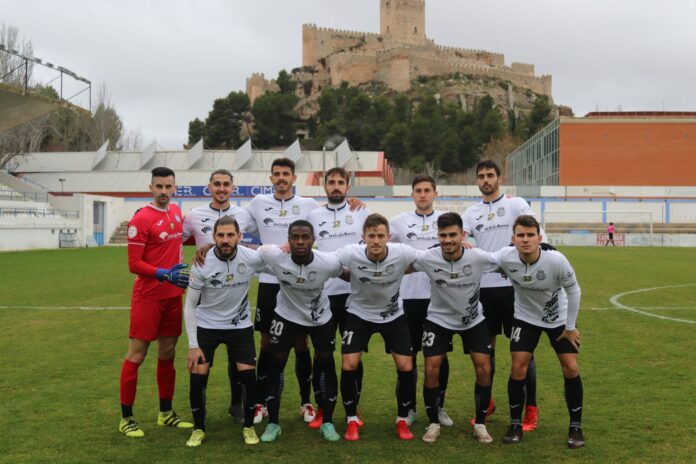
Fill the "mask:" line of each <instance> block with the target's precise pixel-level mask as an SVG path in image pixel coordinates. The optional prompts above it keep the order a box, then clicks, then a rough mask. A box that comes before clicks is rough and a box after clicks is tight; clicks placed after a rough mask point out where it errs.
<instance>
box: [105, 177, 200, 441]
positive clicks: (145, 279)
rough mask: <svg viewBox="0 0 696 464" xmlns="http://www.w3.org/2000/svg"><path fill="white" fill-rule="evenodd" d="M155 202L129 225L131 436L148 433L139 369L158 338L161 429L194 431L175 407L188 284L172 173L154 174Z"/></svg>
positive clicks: (124, 372)
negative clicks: (136, 407) (139, 401)
mask: <svg viewBox="0 0 696 464" xmlns="http://www.w3.org/2000/svg"><path fill="white" fill-rule="evenodd" d="M149 190H150V193H151V194H152V197H153V201H152V203H148V204H147V205H146V206H145V207H144V208H141V209H139V210H138V211H136V213H135V214H134V215H133V218H132V219H131V220H130V222H129V223H128V267H129V269H130V272H132V273H133V274H136V275H137V277H136V279H135V284H134V285H133V296H132V299H131V310H130V330H129V333H128V353H127V354H126V359H125V360H124V361H123V365H122V367H121V381H120V396H121V416H122V418H121V421H120V422H119V426H118V430H119V431H120V432H121V433H122V434H123V435H125V436H127V437H132V438H140V437H143V436H145V433H144V432H143V430H142V429H141V428H140V426H139V425H138V423H137V422H136V421H135V419H134V418H133V404H134V402H135V391H136V387H137V385H138V368H139V367H140V365H141V364H142V363H143V361H145V356H146V355H147V351H148V348H149V347H150V343H151V342H153V341H155V340H157V388H158V390H159V402H160V413H159V416H158V417H157V423H158V424H159V425H163V426H165V425H166V426H172V427H177V428H191V427H193V424H191V423H190V422H184V421H182V420H181V419H180V418H179V416H178V415H177V414H176V412H174V410H173V408H172V399H173V397H174V384H175V379H176V370H175V368H174V355H175V354H176V342H177V339H178V337H179V335H181V295H182V293H183V290H182V289H184V288H186V286H187V285H188V277H189V275H188V270H186V269H185V268H186V267H187V266H186V264H180V263H181V262H182V261H183V258H184V256H183V247H182V241H181V236H182V224H181V222H182V219H181V211H179V207H178V206H176V205H175V204H172V203H171V198H172V196H173V195H174V192H176V181H175V175H174V171H172V170H171V169H169V168H166V167H157V168H155V169H153V170H152V180H151V182H150V186H149Z"/></svg>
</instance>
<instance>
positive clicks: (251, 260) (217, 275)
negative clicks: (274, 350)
mask: <svg viewBox="0 0 696 464" xmlns="http://www.w3.org/2000/svg"><path fill="white" fill-rule="evenodd" d="M212 232H213V233H212V235H213V238H214V241H215V247H214V248H212V249H210V250H209V251H208V253H207V258H208V259H206V260H205V264H203V265H202V266H199V265H197V264H196V265H194V266H193V269H192V270H191V280H190V282H189V290H188V294H187V295H186V305H185V307H184V320H185V322H186V332H187V334H188V339H189V353H188V368H189V371H190V380H191V383H190V394H189V397H190V400H191V409H192V411H193V422H194V430H193V432H192V433H191V437H190V438H189V440H188V441H187V442H186V445H187V446H200V445H201V444H202V443H203V441H204V440H205V438H206V433H205V430H206V428H205V416H206V388H207V386H208V376H209V373H210V369H211V368H212V367H213V358H214V355H215V350H216V349H217V347H218V346H219V345H220V344H223V345H225V347H226V348H227V354H228V356H229V362H230V363H232V364H234V365H235V367H236V369H235V379H236V381H237V382H239V384H240V385H241V387H242V392H240V397H243V398H244V407H243V413H244V418H243V419H244V421H243V424H244V428H243V430H242V434H243V437H244V442H245V443H246V444H247V445H255V444H257V443H258V442H259V438H258V436H257V435H256V431H255V430H254V411H255V409H256V398H255V396H256V376H255V373H254V369H255V364H256V350H255V347H254V329H253V327H252V323H251V308H250V305H249V296H248V292H249V283H250V282H251V280H252V279H253V278H254V276H255V274H256V273H257V272H260V271H262V270H264V269H265V268H266V264H265V263H264V262H263V260H262V259H261V256H260V255H259V253H258V252H257V251H255V250H252V249H250V248H246V247H240V246H237V245H238V243H239V241H240V240H241V238H242V234H241V233H240V229H239V224H238V223H237V221H236V220H235V219H234V218H232V217H231V216H224V215H223V216H221V217H220V218H219V219H217V220H216V221H215V223H214V225H213V231H212Z"/></svg>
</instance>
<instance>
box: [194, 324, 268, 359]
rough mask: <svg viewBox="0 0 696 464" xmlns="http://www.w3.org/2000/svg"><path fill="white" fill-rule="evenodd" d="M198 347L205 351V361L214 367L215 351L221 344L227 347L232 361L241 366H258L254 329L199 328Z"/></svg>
mask: <svg viewBox="0 0 696 464" xmlns="http://www.w3.org/2000/svg"><path fill="white" fill-rule="evenodd" d="M196 333H197V334H198V347H199V348H200V349H201V351H203V356H205V360H206V361H207V362H208V364H210V367H213V358H214V357H215V350H216V349H217V347H218V346H220V344H224V345H225V346H226V347H227V354H228V355H229V357H230V359H233V360H234V361H235V362H238V363H240V364H248V365H250V366H255V365H256V349H255V348H254V329H252V328H251V327H247V328H246V329H206V328H203V327H197V328H196Z"/></svg>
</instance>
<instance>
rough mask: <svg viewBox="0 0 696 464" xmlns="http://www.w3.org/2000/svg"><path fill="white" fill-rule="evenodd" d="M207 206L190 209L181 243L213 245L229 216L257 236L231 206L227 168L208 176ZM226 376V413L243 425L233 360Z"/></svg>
mask: <svg viewBox="0 0 696 464" xmlns="http://www.w3.org/2000/svg"><path fill="white" fill-rule="evenodd" d="M208 191H209V192H210V200H211V201H210V203H209V204H207V205H204V206H198V207H196V208H193V209H192V210H191V211H189V213H188V214H187V215H186V217H184V237H183V240H184V243H186V241H187V240H188V239H189V238H191V237H193V239H194V242H195V244H196V249H197V250H199V249H201V248H202V247H204V246H205V245H212V244H214V243H215V241H214V239H213V234H212V230H213V225H214V224H215V222H216V221H217V220H218V219H220V218H222V217H231V218H233V219H235V220H236V221H237V224H238V225H239V228H240V231H241V232H242V233H244V234H249V235H254V234H256V223H255V222H254V219H253V218H252V217H251V215H250V214H249V213H248V212H247V211H246V210H245V209H244V208H241V207H239V206H237V205H233V204H231V203H230V196H231V195H232V192H234V177H233V176H232V173H231V172H230V171H228V170H227V169H217V170H216V171H213V173H212V174H211V175H210V181H209V182H208ZM227 359H228V363H227V375H228V377H229V379H230V392H231V400H230V407H229V413H230V415H231V416H232V417H234V419H235V420H236V421H237V422H238V423H240V424H241V423H244V408H243V406H242V385H241V383H239V381H238V379H237V377H238V376H237V375H236V367H235V362H234V359H233V358H232V357H231V356H228V358H227Z"/></svg>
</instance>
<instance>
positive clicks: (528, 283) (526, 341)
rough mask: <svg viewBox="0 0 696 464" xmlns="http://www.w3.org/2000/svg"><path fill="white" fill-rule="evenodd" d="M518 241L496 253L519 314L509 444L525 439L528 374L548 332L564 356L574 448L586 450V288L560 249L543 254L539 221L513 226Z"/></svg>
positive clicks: (514, 331)
mask: <svg viewBox="0 0 696 464" xmlns="http://www.w3.org/2000/svg"><path fill="white" fill-rule="evenodd" d="M512 230H513V236H512V241H513V244H514V245H515V246H514V247H508V248H505V249H503V250H501V251H500V252H498V253H496V257H497V259H498V262H499V263H500V267H501V268H502V270H503V271H504V272H505V274H507V276H508V277H509V278H510V280H511V281H512V284H513V286H514V288H515V316H514V321H513V327H512V333H511V336H510V352H511V354H512V372H511V373H510V379H509V380H508V397H509V401H510V419H511V420H510V427H509V429H508V431H507V434H506V435H505V437H504V438H503V441H504V442H505V443H518V442H519V441H520V440H522V424H521V416H522V409H523V408H524V403H525V389H524V386H525V376H526V374H527V367H528V366H529V361H530V359H531V358H532V354H533V353H534V349H535V348H536V346H537V344H538V343H539V337H540V336H541V333H542V332H546V335H547V336H548V337H549V341H550V342H551V346H552V347H553V349H554V350H555V351H556V354H557V355H558V360H559V361H560V363H561V368H562V369H563V377H564V378H565V399H566V404H567V406H568V412H569V413H570V428H569V432H568V442H567V444H568V447H569V448H581V447H583V446H585V440H584V438H583V435H582V429H581V419H582V397H583V391H582V381H581V380H580V369H579V368H578V361H577V357H578V350H579V347H580V332H579V331H578V330H577V329H576V328H575V321H576V320H577V317H578V311H579V309H580V286H579V285H578V283H577V280H576V278H575V271H574V270H573V268H572V266H571V265H570V263H569V262H568V260H567V259H566V257H565V256H563V255H562V254H561V253H559V252H558V251H552V250H548V251H547V250H542V249H541V248H540V246H539V244H540V243H541V234H540V227H539V223H538V222H537V220H536V219H535V218H534V217H533V216H520V217H518V218H517V220H516V221H515V223H514V225H513V229H512Z"/></svg>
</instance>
